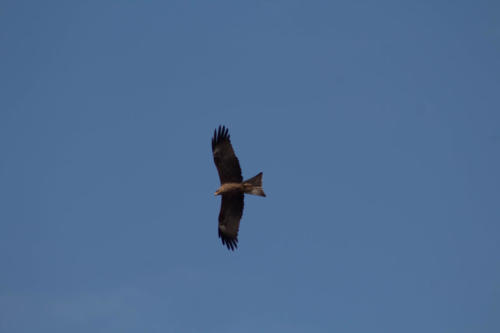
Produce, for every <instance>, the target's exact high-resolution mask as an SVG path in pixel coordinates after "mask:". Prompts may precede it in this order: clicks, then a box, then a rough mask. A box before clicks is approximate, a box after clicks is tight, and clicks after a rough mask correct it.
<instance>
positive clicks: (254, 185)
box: [243, 172, 266, 197]
mask: <svg viewBox="0 0 500 333" xmlns="http://www.w3.org/2000/svg"><path fill="white" fill-rule="evenodd" d="M243 186H244V189H245V193H248V194H253V195H259V196H261V197H265V196H266V194H265V193H264V190H263V189H262V172H260V173H259V174H258V175H257V176H255V177H252V178H250V179H247V180H245V181H244V182H243Z"/></svg>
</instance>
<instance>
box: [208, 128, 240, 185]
mask: <svg viewBox="0 0 500 333" xmlns="http://www.w3.org/2000/svg"><path fill="white" fill-rule="evenodd" d="M212 152H213V155H214V162H215V166H216V167H217V171H218V172H219V178H220V182H221V184H224V183H240V182H242V181H243V177H242V176H241V168H240V162H238V158H237V157H236V155H235V154H234V150H233V146H232V145H231V141H230V139H229V130H228V129H227V128H226V127H224V126H219V129H218V130H215V132H214V137H213V138H212Z"/></svg>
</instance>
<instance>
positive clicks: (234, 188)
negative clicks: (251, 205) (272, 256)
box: [212, 126, 266, 251]
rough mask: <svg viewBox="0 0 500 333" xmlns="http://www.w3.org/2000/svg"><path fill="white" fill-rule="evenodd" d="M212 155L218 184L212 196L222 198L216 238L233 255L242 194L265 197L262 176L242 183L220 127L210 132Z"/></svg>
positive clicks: (238, 163)
mask: <svg viewBox="0 0 500 333" xmlns="http://www.w3.org/2000/svg"><path fill="white" fill-rule="evenodd" d="M212 153H213V155H214V162H215V166H216V167H217V171H218V172H219V178H220V183H221V186H220V187H219V189H218V190H217V191H216V192H215V195H222V203H221V207H220V213H219V238H220V239H221V240H222V244H224V245H226V246H227V248H228V249H230V250H233V251H234V249H236V248H237V247H238V230H239V227H240V220H241V216H242V215H243V198H244V194H245V193H247V194H254V195H259V196H262V197H265V196H266V195H265V193H264V191H263V189H262V172H261V173H259V174H258V175H257V176H255V177H253V178H250V179H248V180H246V181H243V177H242V176H241V168H240V162H239V161H238V158H237V157H236V155H235V154H234V150H233V146H232V145H231V141H230V139H229V130H228V129H227V128H226V127H224V126H219V128H218V129H216V130H215V131H214V136H213V138H212Z"/></svg>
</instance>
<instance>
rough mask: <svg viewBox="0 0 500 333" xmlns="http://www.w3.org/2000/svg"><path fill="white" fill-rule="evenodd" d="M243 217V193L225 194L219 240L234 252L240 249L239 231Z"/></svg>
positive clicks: (221, 211)
mask: <svg viewBox="0 0 500 333" xmlns="http://www.w3.org/2000/svg"><path fill="white" fill-rule="evenodd" d="M242 215H243V193H225V194H223V195H222V204H221V207H220V213H219V238H220V239H221V240H222V244H224V245H226V246H227V248H228V249H230V250H233V251H234V249H236V248H237V247H238V230H239V228H240V220H241V216H242Z"/></svg>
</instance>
